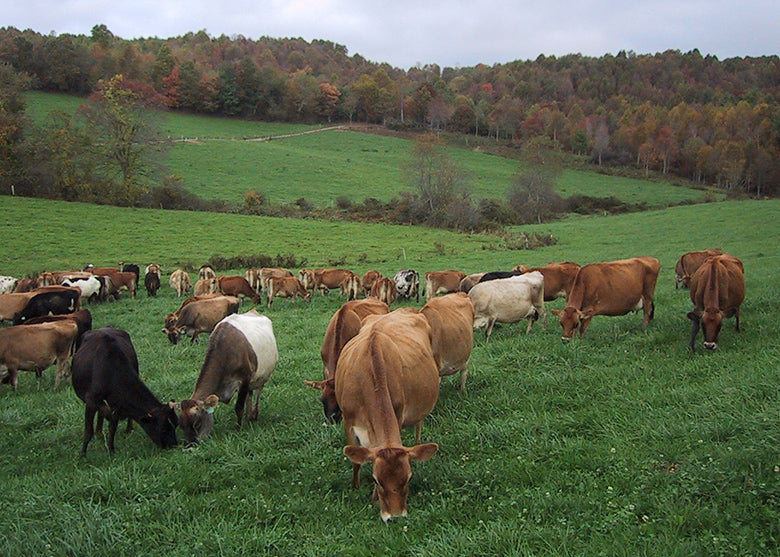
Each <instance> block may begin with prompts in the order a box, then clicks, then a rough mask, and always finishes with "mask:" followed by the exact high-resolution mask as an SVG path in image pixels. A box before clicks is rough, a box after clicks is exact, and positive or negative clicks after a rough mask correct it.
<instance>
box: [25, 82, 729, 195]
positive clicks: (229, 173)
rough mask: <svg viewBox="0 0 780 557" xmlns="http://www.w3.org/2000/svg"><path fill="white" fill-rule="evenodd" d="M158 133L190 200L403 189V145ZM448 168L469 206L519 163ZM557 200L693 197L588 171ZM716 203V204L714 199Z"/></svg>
mask: <svg viewBox="0 0 780 557" xmlns="http://www.w3.org/2000/svg"><path fill="white" fill-rule="evenodd" d="M27 99H28V112H29V113H30V114H31V115H32V117H33V119H34V120H35V121H41V119H42V117H43V115H45V114H47V113H49V112H51V111H53V110H60V111H64V112H73V111H75V109H76V107H77V106H78V104H79V103H80V102H81V100H80V99H77V98H75V97H69V96H63V95H53V94H45V93H29V94H28V97H27ZM164 129H165V130H166V133H167V134H168V135H169V136H170V137H171V138H173V139H182V138H186V139H193V140H197V141H187V142H177V143H175V144H174V145H173V147H172V149H171V151H170V154H169V160H168V161H167V165H168V167H169V170H170V173H171V174H173V175H176V176H180V177H181V178H183V180H184V185H185V187H186V188H187V189H189V190H190V191H192V192H193V193H195V194H197V195H199V196H202V197H205V198H207V199H219V200H224V201H228V202H230V203H240V202H241V201H242V200H243V198H244V195H245V194H246V192H247V191H249V190H255V191H259V192H263V193H265V194H266V195H267V196H268V198H269V200H270V201H271V202H272V203H274V204H282V203H291V202H293V201H295V200H296V199H299V198H301V197H305V198H306V199H308V200H309V201H310V202H312V203H314V204H315V205H316V206H318V207H323V206H329V205H331V204H332V203H334V200H335V199H336V198H337V197H339V196H343V197H347V198H348V199H350V200H352V201H353V202H362V201H363V200H364V199H366V198H368V197H374V198H376V199H379V200H382V201H388V200H390V199H391V198H393V197H397V196H398V193H399V192H400V191H409V190H410V185H409V184H408V182H407V180H406V177H405V176H404V172H403V170H402V169H403V166H404V165H405V164H406V163H407V161H408V160H409V157H410V150H411V145H412V143H411V142H410V141H408V140H404V139H397V138H391V137H384V136H378V135H372V134H368V133H360V132H353V131H345V130H328V131H322V132H320V133H312V134H307V135H302V136H297V137H290V138H285V139H279V140H274V141H263V142H258V141H244V139H246V138H257V137H269V136H276V135H284V134H290V133H297V132H302V131H309V130H313V129H317V127H314V126H303V125H291V124H276V123H265V122H247V121H242V120H236V119H229V118H217V117H208V116H193V115H185V114H179V113H171V114H168V115H166V120H165V123H164ZM448 154H449V155H450V157H451V159H452V161H453V162H454V163H455V164H457V165H458V167H459V168H461V169H462V170H463V172H464V173H465V174H466V175H467V176H468V177H469V179H470V183H471V193H472V195H473V196H474V197H475V198H476V199H480V198H497V199H502V200H503V199H506V192H507V190H508V189H509V187H510V185H511V183H512V179H513V177H514V175H515V174H516V173H517V172H518V170H519V168H520V167H519V162H518V161H517V160H514V159H508V158H503V157H498V156H494V155H490V154H486V153H484V152H481V151H480V150H478V149H474V150H469V149H458V148H449V149H448ZM557 189H558V192H559V193H560V194H561V195H562V196H564V197H568V196H571V195H574V194H581V195H589V196H593V197H609V196H613V197H616V198H618V199H620V200H622V201H624V202H628V203H646V204H647V205H648V206H657V207H664V206H668V205H673V204H677V203H680V202H682V201H688V200H694V199H698V198H700V197H701V195H702V192H701V191H700V190H696V189H692V188H686V187H682V186H675V185H672V184H670V183H668V182H648V181H643V180H636V179H631V178H622V177H615V176H607V175H603V174H598V173H596V172H585V171H581V170H566V171H565V172H564V173H563V175H562V176H561V177H560V179H559V182H558V184H557ZM719 197H722V196H720V195H719Z"/></svg>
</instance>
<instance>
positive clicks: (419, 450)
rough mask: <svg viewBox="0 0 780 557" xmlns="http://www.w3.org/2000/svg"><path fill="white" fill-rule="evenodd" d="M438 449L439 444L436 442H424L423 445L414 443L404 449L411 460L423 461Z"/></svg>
mask: <svg viewBox="0 0 780 557" xmlns="http://www.w3.org/2000/svg"><path fill="white" fill-rule="evenodd" d="M438 450H439V445H437V444H436V443H426V444H424V445H415V446H414V447H410V448H408V449H406V452H407V453H409V458H411V459H412V460H419V461H423V460H428V459H429V458H431V457H432V456H433V455H435V454H436V451H438Z"/></svg>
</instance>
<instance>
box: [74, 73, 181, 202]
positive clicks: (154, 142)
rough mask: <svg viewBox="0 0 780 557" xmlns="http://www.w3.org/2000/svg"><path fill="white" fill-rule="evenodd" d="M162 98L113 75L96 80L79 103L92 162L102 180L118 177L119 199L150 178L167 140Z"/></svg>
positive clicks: (135, 193) (130, 195) (132, 193)
mask: <svg viewBox="0 0 780 557" xmlns="http://www.w3.org/2000/svg"><path fill="white" fill-rule="evenodd" d="M163 107H164V102H163V100H162V99H161V97H160V96H159V95H157V94H156V93H155V92H154V90H153V89H151V88H150V87H148V86H144V85H142V84H139V83H137V82H133V81H129V80H126V79H124V78H123V77H122V76H121V75H116V76H114V77H112V78H111V79H109V80H106V81H100V82H99V84H98V89H97V91H96V93H94V94H93V95H92V96H91V97H90V99H89V100H88V101H87V102H86V103H84V104H83V105H82V106H81V107H80V108H79V116H80V117H81V119H82V121H83V123H84V125H85V127H86V129H87V130H88V132H89V137H91V138H92V141H93V145H92V149H91V153H92V155H93V156H94V157H95V159H94V162H95V167H96V168H97V169H98V170H99V171H100V172H101V174H102V175H103V176H104V177H105V178H106V179H107V180H111V181H113V180H115V179H116V178H119V184H118V185H119V188H118V191H117V195H118V196H120V197H121V198H120V199H117V200H115V201H118V202H120V203H122V202H125V203H132V202H134V201H135V200H136V198H137V197H138V195H140V193H141V189H142V187H143V186H145V185H148V184H151V183H153V182H155V181H156V180H157V179H158V178H159V175H160V170H161V164H160V161H161V160H162V159H163V157H164V154H165V151H166V150H167V147H168V142H167V140H166V138H165V136H164V134H163V132H162V119H163V116H162V112H161V111H160V110H159V109H161V108H163Z"/></svg>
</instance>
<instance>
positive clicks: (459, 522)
mask: <svg viewBox="0 0 780 557" xmlns="http://www.w3.org/2000/svg"><path fill="white" fill-rule="evenodd" d="M0 208H2V210H3V214H4V216H5V218H4V220H3V222H2V225H0V226H2V228H0V232H1V233H2V237H3V239H4V241H3V243H2V245H0V273H2V274H19V273H23V272H27V271H29V270H40V269H43V268H49V269H53V268H62V267H69V266H79V265H81V264H83V263H85V262H92V263H95V264H107V263H113V262H115V261H117V260H118V259H125V260H133V261H135V262H137V263H139V264H145V263H148V262H149V261H151V260H156V261H159V262H161V263H162V264H163V266H164V267H165V270H166V271H167V272H170V270H171V267H172V266H173V265H175V264H176V263H180V262H184V261H192V262H193V263H195V264H200V263H201V262H202V261H204V260H205V259H207V258H208V257H209V256H211V255H212V254H215V253H218V254H222V255H235V254H243V253H252V252H264V253H269V254H276V253H295V254H296V255H297V256H299V257H306V258H307V259H308V260H309V262H310V264H311V265H312V266H319V265H325V264H327V262H328V260H330V259H334V258H340V257H342V256H343V257H345V258H346V266H348V267H350V268H352V269H354V270H355V271H360V272H363V271H365V270H367V269H369V268H378V269H380V270H382V271H383V272H385V273H387V274H389V273H392V272H395V271H396V270H397V269H399V268H403V267H407V266H409V267H414V268H417V269H418V270H419V271H421V272H424V271H427V270H433V269H444V268H461V269H463V270H464V271H467V272H476V271H481V270H491V269H495V268H507V267H509V266H511V265H514V264H517V263H520V262H522V263H527V264H543V263H546V262H547V261H552V260H565V259H568V260H574V261H577V262H579V263H588V262H592V261H602V260H608V259H615V258H622V257H628V256H632V255H639V254H650V255H654V256H656V257H658V258H659V259H660V260H661V263H662V272H661V276H660V278H659V281H658V285H657V289H656V320H655V322H654V323H653V324H652V325H651V326H650V328H649V329H648V330H647V331H642V330H641V326H640V322H641V317H640V316H639V315H628V316H625V317H615V318H606V317H597V318H595V319H594V321H593V323H592V325H591V327H590V329H589V331H588V337H587V338H585V339H583V340H579V341H575V342H572V343H571V344H569V345H563V344H561V342H560V340H559V337H560V327H559V326H558V324H557V323H556V321H555V320H554V318H551V319H550V322H549V324H548V327H547V329H546V330H543V329H542V328H541V327H539V324H537V325H536V326H535V327H534V330H533V331H532V333H531V334H529V335H524V334H523V332H522V331H523V330H524V325H522V324H516V325H504V326H503V327H501V328H499V329H497V330H496V331H494V333H493V336H492V338H491V341H490V343H489V344H487V345H486V344H485V342H484V339H483V335H482V334H481V333H478V334H477V335H476V341H475V347H474V352H473V355H472V360H471V364H470V378H469V382H468V390H467V392H465V393H461V392H460V391H459V390H458V389H457V380H456V379H454V378H445V379H443V381H442V386H441V392H440V396H439V402H438V404H437V406H436V408H435V409H434V411H433V413H432V414H431V416H430V417H429V418H428V419H427V420H426V422H425V424H424V427H423V440H424V441H436V442H438V443H439V444H440V447H441V448H440V450H439V452H438V453H437V454H436V455H435V456H434V457H433V458H432V459H431V460H430V461H428V462H426V463H420V464H417V465H415V466H414V467H413V470H414V473H415V475H414V477H413V479H412V483H411V494H410V498H409V508H410V515H409V518H407V519H406V520H402V521H399V522H396V523H393V524H390V525H384V524H382V523H381V521H380V520H379V517H378V510H377V508H376V507H375V506H372V505H371V503H370V500H369V498H370V479H369V474H368V471H367V470H366V471H364V474H363V479H364V485H363V486H362V488H361V489H360V490H352V489H350V487H349V482H350V477H351V470H350V466H349V464H348V462H347V460H346V459H345V457H343V456H342V453H341V449H342V447H343V445H344V442H345V441H344V433H343V430H342V428H341V426H333V425H328V424H326V423H324V418H323V415H322V410H321V406H320V404H319V402H318V400H317V395H316V393H315V392H313V391H311V390H309V389H307V388H306V387H304V385H303V380H304V379H311V378H319V376H320V374H321V364H320V360H319V347H320V343H321V341H322V335H323V333H324V329H325V325H326V323H327V320H328V319H329V317H330V315H332V313H333V312H334V311H335V310H336V309H337V308H338V307H339V306H340V304H341V302H342V301H343V300H341V299H340V298H339V297H338V296H337V295H335V294H332V295H330V296H328V297H323V296H319V295H318V296H316V297H315V298H314V300H313V302H312V303H311V304H305V303H303V302H301V301H300V300H299V301H297V302H296V303H289V302H288V301H287V300H279V301H277V302H276V303H275V304H274V306H273V308H272V309H270V310H267V311H266V310H265V308H263V311H264V312H265V313H266V314H267V315H268V316H269V317H270V318H271V319H272V320H273V322H274V327H275V331H276V336H277V341H278V343H279V348H280V362H279V365H278V367H277V369H276V371H275V373H274V375H273V377H272V378H271V380H270V382H269V384H268V385H267V386H266V390H265V392H264V393H263V397H262V402H261V408H260V418H259V420H258V422H257V423H254V424H248V425H246V426H245V427H244V429H243V430H242V431H236V429H235V415H234V413H233V412H232V404H230V405H227V406H226V407H220V408H219V409H218V410H217V414H216V424H215V430H214V432H213V434H212V436H211V437H210V438H209V439H208V440H207V441H206V442H205V443H203V444H202V445H200V446H199V447H197V448H195V449H187V450H184V449H173V450H170V451H161V450H158V449H156V448H155V447H154V446H153V445H152V443H151V441H150V440H149V439H148V438H147V437H146V435H145V434H144V433H143V432H142V431H141V430H140V428H136V430H135V431H134V432H133V433H131V434H130V435H129V436H124V435H123V434H122V433H120V434H118V437H117V453H116V455H115V456H114V457H109V455H108V454H107V452H106V450H105V447H104V446H102V444H101V442H100V439H98V438H96V439H95V440H93V443H92V445H91V446H90V449H89V452H88V455H87V457H86V458H85V459H81V458H79V457H78V451H79V448H80V443H81V435H82V432H83V405H82V403H81V402H80V401H79V400H78V399H77V398H76V396H75V395H74V394H73V391H72V389H71V388H70V387H68V388H63V389H61V390H60V391H58V392H53V391H52V383H53V370H48V371H46V372H45V373H44V377H43V379H42V380H41V382H40V384H38V383H37V382H36V380H35V378H34V375H33V374H31V373H25V372H23V373H22V374H21V377H20V387H19V390H18V391H17V392H16V393H14V392H11V391H10V390H9V389H8V388H7V386H2V388H0V451H2V453H3V454H4V455H5V457H4V458H3V459H2V461H0V474H1V475H2V477H3V479H4V489H3V490H2V493H0V505H2V507H3V508H5V509H8V511H7V513H6V518H5V520H3V521H2V523H1V524H0V552H2V553H3V554H5V555H26V554H31V553H35V554H42V555H48V554H52V555H62V554H68V555H85V554H100V553H103V554H112V555H138V554H149V553H152V552H155V553H157V552H181V551H182V549H183V548H184V551H185V552H187V553H205V554H217V555H235V554H238V553H239V552H242V553H252V554H264V555H265V554H267V555H322V554H327V553H336V554H355V555H376V554H389V555H397V554H413V555H443V554H446V555H498V554H515V555H525V554H534V555H596V554H607V555H686V556H687V555H772V554H777V547H778V537H779V536H780V508H779V507H778V505H779V503H780V501H779V499H780V468H778V467H779V466H780V450H778V448H779V447H780V443H779V442H780V402H779V401H778V394H779V393H778V391H779V390H780V389H779V387H778V385H780V350H779V349H778V335H777V333H776V318H775V316H776V312H777V308H778V307H780V297H779V296H778V290H777V278H776V277H777V272H778V268H779V266H780V247H779V246H780V243H779V242H778V239H780V225H779V224H778V223H779V222H780V219H779V218H778V217H780V203H778V202H777V201H766V202H754V201H744V202H726V203H717V204H708V205H696V206H686V207H676V208H670V209H666V210H661V211H653V212H647V213H641V214H634V215H626V216H619V217H607V218H572V219H569V220H566V221H562V222H558V223H554V224H550V225H544V226H542V227H530V228H529V229H528V230H534V229H539V230H543V231H545V232H551V233H553V234H554V235H555V236H556V237H558V238H559V240H560V243H559V244H558V245H556V246H551V247H549V248H544V249H540V250H537V251H533V252H524V251H509V250H506V249H502V248H501V247H500V242H498V241H497V240H495V239H494V238H489V237H482V236H456V235H452V234H448V233H445V232H441V231H432V230H425V229H417V228H408V227H389V226H382V227H381V229H380V228H379V227H377V226H361V225H351V224H350V225H348V224H345V223H323V222H317V221H287V220H285V221H277V220H273V219H262V218H250V217H240V216H231V215H210V214H199V213H177V212H167V211H166V212H162V211H159V212H155V211H139V210H132V209H116V208H110V207H92V206H86V205H80V204H67V203H60V202H49V201H41V200H26V199H10V198H7V197H0ZM280 229H281V230H283V233H281V234H280V233H279V230H280ZM715 246H719V247H721V248H723V249H724V250H727V251H729V252H731V253H733V254H735V255H737V256H739V257H741V258H742V259H743V260H744V263H745V268H746V279H747V292H748V294H747V300H746V302H745V304H744V306H743V320H742V325H743V331H742V333H741V334H737V333H736V332H735V331H734V324H733V321H732V320H730V321H729V322H728V323H727V324H726V325H725V326H724V329H723V332H722V338H721V346H720V348H719V349H718V351H716V352H714V353H703V352H702V350H701V348H699V349H698V352H697V353H696V354H691V353H690V352H688V350H687V349H686V344H687V340H688V335H689V331H690V326H689V322H688V320H687V319H686V318H685V312H687V311H688V309H689V308H690V301H689V298H688V292H687V291H684V290H675V289H674V286H673V283H674V281H673V267H674V262H675V261H676V259H677V257H679V255H680V254H681V253H683V252H685V251H688V250H690V249H699V248H703V247H715ZM404 251H405V252H406V256H407V259H404V258H403V254H404ZM363 254H365V257H364V256H363ZM178 303H179V300H177V299H176V298H175V297H174V296H173V294H172V291H171V290H170V288H169V287H167V286H165V287H164V288H163V289H162V291H161V293H160V297H159V298H156V299H153V298H148V297H147V296H146V294H145V293H140V294H139V296H138V299H136V300H131V299H128V298H123V299H122V300H120V301H119V302H116V303H114V304H104V305H96V306H91V307H90V309H91V310H92V311H93V315H94V319H95V325H96V326H103V325H106V324H114V325H117V326H120V327H123V328H126V329H127V330H128V331H129V332H130V334H131V336H132V338H133V340H134V344H135V346H136V349H137V351H138V353H139V359H140V362H141V374H142V377H144V378H145V381H146V382H147V384H148V385H149V386H150V388H151V389H152V390H153V391H154V392H155V393H156V394H157V395H158V396H159V397H160V398H161V399H163V400H166V399H169V398H175V399H181V398H183V397H186V396H188V395H189V394H190V392H191V390H192V387H193V385H194V382H195V379H196V377H197V372H198V369H199V366H200V363H201V362H202V359H203V355H204V352H205V348H206V343H205V342H202V343H200V344H196V345H189V344H187V343H185V344H183V345H179V346H175V347H173V346H170V345H168V343H167V340H166V339H165V337H164V335H162V333H161V332H160V328H161V326H162V317H163V315H164V314H165V313H166V312H168V311H171V310H173V309H175V308H176V307H178ZM549 305H550V307H561V305H562V302H561V301H560V300H559V301H557V302H553V303H551V304H549ZM249 307H250V305H249V303H248V302H245V303H244V305H243V308H242V311H244V310H247V309H249ZM204 340H205V339H204ZM700 342H701V340H700V339H699V344H700ZM404 439H405V440H406V442H407V443H411V439H412V434H411V432H410V431H409V432H404Z"/></svg>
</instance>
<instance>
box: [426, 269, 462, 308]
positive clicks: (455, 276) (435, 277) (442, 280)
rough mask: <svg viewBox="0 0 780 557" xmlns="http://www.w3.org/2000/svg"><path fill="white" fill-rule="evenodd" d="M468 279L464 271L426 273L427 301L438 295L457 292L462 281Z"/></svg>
mask: <svg viewBox="0 0 780 557" xmlns="http://www.w3.org/2000/svg"><path fill="white" fill-rule="evenodd" d="M464 278H466V273H464V272H463V271H429V272H427V273H425V301H426V302H427V301H428V300H430V299H431V298H433V297H434V296H436V295H437V294H448V293H450V292H457V291H458V286H459V285H460V281H462V280H463V279H464Z"/></svg>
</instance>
